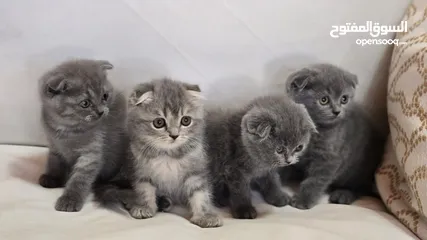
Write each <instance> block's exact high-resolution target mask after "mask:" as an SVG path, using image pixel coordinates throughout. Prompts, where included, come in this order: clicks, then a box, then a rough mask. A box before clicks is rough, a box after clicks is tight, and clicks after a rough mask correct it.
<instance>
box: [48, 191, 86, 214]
mask: <svg viewBox="0 0 427 240" xmlns="http://www.w3.org/2000/svg"><path fill="white" fill-rule="evenodd" d="M83 204H84V200H83V199H82V197H81V196H79V195H77V194H74V195H71V194H70V195H62V196H61V197H59V198H58V200H57V201H56V204H55V209H56V210H57V211H60V212H78V211H80V210H82V208H83Z"/></svg>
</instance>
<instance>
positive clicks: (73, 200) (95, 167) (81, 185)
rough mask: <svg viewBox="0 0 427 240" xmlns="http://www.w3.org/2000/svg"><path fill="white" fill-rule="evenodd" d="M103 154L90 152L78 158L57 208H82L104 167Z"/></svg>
mask: <svg viewBox="0 0 427 240" xmlns="http://www.w3.org/2000/svg"><path fill="white" fill-rule="evenodd" d="M101 156H102V155H101V154H99V153H89V154H85V155H82V156H80V157H79V158H78V159H77V162H76V164H75V165H74V167H73V171H72V173H71V176H70V178H69V179H68V181H67V184H66V185H65V190H64V193H63V194H62V196H61V197H59V198H58V200H57V201H56V205H55V209H56V210H58V211H63V212H78V211H80V210H81V209H82V207H83V204H84V202H85V201H86V198H87V197H88V195H89V193H90V190H91V189H92V185H93V183H94V182H95V180H96V178H97V176H98V173H99V171H100V170H101V168H102V159H101V158H102V157H101Z"/></svg>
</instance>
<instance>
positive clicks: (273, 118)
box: [206, 96, 316, 219]
mask: <svg viewBox="0 0 427 240" xmlns="http://www.w3.org/2000/svg"><path fill="white" fill-rule="evenodd" d="M206 121H207V126H206V134H207V148H208V156H209V158H210V159H209V160H210V170H211V176H212V177H213V178H214V195H215V200H216V203H217V204H218V205H219V206H224V205H229V206H230V208H231V213H232V215H233V217H234V218H240V219H252V218H256V217H257V212H256V210H255V208H254V207H253V206H252V203H251V193H250V190H251V185H252V186H253V187H255V189H257V190H258V191H260V193H261V194H262V195H263V197H264V199H265V200H266V202H267V203H269V204H272V205H275V206H285V205H286V204H288V201H289V200H290V199H289V196H288V195H287V194H285V193H284V192H282V191H281V189H280V179H279V176H278V174H277V172H276V170H277V168H278V167H281V166H286V165H290V164H295V163H297V162H298V159H299V156H300V155H301V154H302V153H303V152H304V151H305V148H306V147H305V146H307V145H308V143H309V141H310V137H311V135H312V134H313V133H315V132H316V129H315V126H314V124H313V122H312V121H311V119H310V117H309V115H308V113H307V111H306V110H305V108H304V106H303V105H301V104H296V103H294V102H293V101H291V100H289V99H288V98H285V97H284V96H263V97H258V98H256V99H255V100H253V101H252V102H251V103H250V104H248V105H247V106H246V107H244V108H243V109H240V110H221V109H211V110H208V112H207V116H206ZM299 145H302V146H303V148H302V149H301V151H300V152H297V153H295V152H294V150H295V148H296V147H297V146H299ZM280 148H281V149H280ZM277 150H280V154H278V153H277Z"/></svg>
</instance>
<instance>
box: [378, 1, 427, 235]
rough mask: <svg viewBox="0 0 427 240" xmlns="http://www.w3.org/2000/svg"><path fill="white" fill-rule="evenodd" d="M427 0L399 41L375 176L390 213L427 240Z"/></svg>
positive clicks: (413, 11)
mask: <svg viewBox="0 0 427 240" xmlns="http://www.w3.org/2000/svg"><path fill="white" fill-rule="evenodd" d="M426 18H427V0H415V1H414V2H413V3H412V4H411V6H410V7H409V8H408V10H407V13H406V15H405V17H404V19H403V20H404V21H405V20H406V21H407V23H408V32H406V33H400V34H398V35H397V36H396V38H397V39H399V42H406V43H407V44H405V45H398V46H395V48H394V50H393V56H392V60H391V66H390V74H389V81H388V94H387V107H388V119H389V124H390V138H389V141H388V143H387V148H386V154H385V156H384V162H383V163H382V165H381V167H380V168H379V169H378V171H377V175H376V179H377V185H378V190H379V192H380V195H381V197H382V199H383V200H384V202H385V204H386V206H387V208H388V209H389V210H390V211H391V212H392V213H393V214H394V215H395V216H396V217H397V218H398V219H399V220H400V221H401V222H402V223H403V224H405V225H406V226H407V227H408V228H409V229H411V230H412V231H413V232H414V233H415V234H416V235H417V236H418V237H420V238H422V239H427V219H426V216H427V142H426V139H427V68H426V67H427V20H426Z"/></svg>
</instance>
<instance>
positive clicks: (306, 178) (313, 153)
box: [281, 64, 384, 209]
mask: <svg viewBox="0 0 427 240" xmlns="http://www.w3.org/2000/svg"><path fill="white" fill-rule="evenodd" d="M357 85H358V79H357V76H356V75H354V74H352V73H350V72H348V71H346V70H343V69H341V68H339V67H337V66H334V65H331V64H316V65H312V66H310V67H307V68H303V69H301V70H299V71H296V72H294V73H293V74H291V75H290V76H289V78H288V80H287V84H286V86H287V88H286V91H287V93H288V95H289V96H290V97H291V98H292V99H294V100H295V101H296V102H298V103H302V104H304V105H305V106H306V108H307V110H308V112H309V114H310V116H311V118H312V119H313V121H314V122H315V124H316V126H317V130H318V131H319V134H318V135H316V136H315V137H313V139H312V141H311V143H310V146H309V148H308V150H307V152H306V153H305V154H304V155H303V157H301V160H300V162H299V163H298V164H296V165H294V166H291V167H288V168H283V169H282V170H281V177H282V179H283V181H285V180H286V179H289V178H290V177H291V176H292V175H293V176H295V173H296V172H299V173H300V176H297V179H298V178H299V179H300V180H302V182H301V185H300V189H299V191H298V192H297V193H296V195H295V197H294V198H293V201H292V202H291V204H292V205H293V206H294V207H297V208H300V209H308V208H312V207H313V206H314V205H315V204H316V203H317V201H318V200H319V198H320V197H321V195H322V194H324V193H325V191H329V193H330V198H329V201H330V202H331V203H341V204H350V203H352V202H353V201H354V200H355V199H356V198H357V197H358V196H360V195H362V194H371V190H372V186H373V183H374V172H375V170H376V168H377V166H378V164H379V162H380V161H381V156H382V153H383V146H384V137H383V136H381V134H380V133H379V132H377V131H376V130H375V129H374V127H373V125H372V124H371V122H370V121H369V119H368V118H367V115H366V113H365V112H364V111H363V110H362V109H361V107H360V106H359V105H357V103H355V102H353V98H354V96H355V90H356V87H357Z"/></svg>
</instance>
